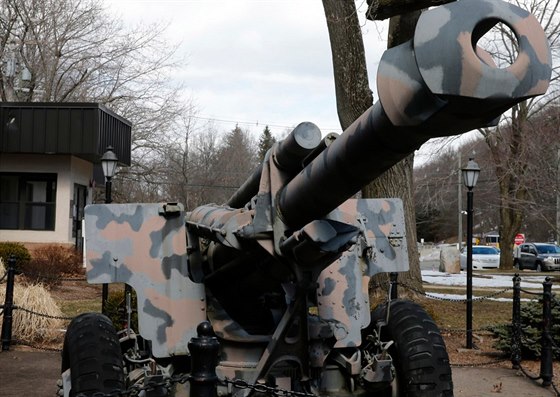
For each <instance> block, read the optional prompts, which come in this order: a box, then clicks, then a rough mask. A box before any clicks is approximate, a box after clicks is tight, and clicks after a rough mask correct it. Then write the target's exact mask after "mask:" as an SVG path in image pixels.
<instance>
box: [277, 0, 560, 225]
mask: <svg viewBox="0 0 560 397" xmlns="http://www.w3.org/2000/svg"><path fill="white" fill-rule="evenodd" d="M499 22H503V23H505V24H506V25H507V26H509V27H510V28H511V29H512V30H513V31H514V32H515V35H516V37H517V40H518V47H519V52H518V56H517V58H516V60H515V62H514V63H512V64H511V65H510V66H509V67H507V68H498V67H496V65H495V64H494V63H493V61H492V57H491V56H490V55H489V54H488V53H486V52H485V51H484V50H482V49H481V48H479V47H478V46H477V45H476V43H477V42H478V40H479V39H480V38H481V37H482V36H483V35H484V34H485V33H486V32H487V31H488V30H490V29H491V28H492V27H493V26H494V25H496V24H497V23H499ZM551 65H552V61H551V54H550V48H549V46H548V41H547V39H546V35H545V33H544V31H543V30H542V28H541V26H540V25H539V23H538V22H537V20H536V19H535V18H534V17H533V16H532V15H531V14H529V13H528V12H527V11H525V10H523V9H521V8H519V7H516V6H514V5H511V4H508V3H505V2H502V1H495V0H477V1H476V5H475V4H473V1H458V2H455V3H451V4H447V5H445V6H440V7H438V8H435V9H433V10H430V11H427V12H425V13H423V14H422V15H421V17H420V19H419V21H418V23H417V26H416V30H415V34H414V38H413V40H411V41H409V42H406V43H404V44H402V45H400V46H398V47H394V48H392V49H390V50H387V51H385V53H384V55H383V57H382V59H381V62H380V65H379V70H378V74H377V87H378V94H379V101H378V102H377V103H376V104H375V105H373V106H372V107H371V108H370V109H368V110H367V111H366V112H365V113H364V114H363V115H362V116H361V117H359V118H358V119H357V120H356V121H355V122H354V123H353V124H352V125H351V126H350V127H348V128H347V129H346V130H345V131H344V133H342V134H341V136H340V137H339V138H338V139H336V141H334V142H333V144H332V145H330V146H329V147H328V148H326V149H325V151H324V152H322V153H321V154H320V155H319V156H318V157H317V158H315V159H314V160H313V161H312V162H311V163H310V164H308V165H307V166H306V167H305V168H304V169H303V170H302V171H301V172H300V173H299V174H298V175H296V176H295V177H294V178H293V179H292V180H291V181H290V182H289V183H288V184H287V185H286V186H285V187H284V188H283V189H282V191H281V192H280V195H279V199H278V203H277V212H278V214H279V216H280V218H281V219H282V221H283V222H284V223H285V224H286V225H288V226H289V227H292V228H295V227H300V226H302V225H305V224H307V223H308V222H310V221H312V220H313V219H320V218H322V217H324V216H325V215H326V214H328V213H329V212H331V211H332V210H334V209H335V208H336V207H338V206H339V205H340V204H342V203H343V202H344V201H346V200H347V199H348V198H350V197H352V195H354V194H355V193H356V192H357V191H359V190H360V189H361V188H362V187H363V186H364V185H366V184H367V183H369V182H371V181H372V180H374V179H375V178H377V177H378V176H379V175H381V174H382V173H383V172H384V171H386V170H387V169H389V168H390V167H392V166H393V165H395V164H396V163H398V162H399V161H400V160H401V159H403V158H404V157H406V156H408V155H409V154H411V153H413V152H414V151H415V150H416V149H418V148H419V147H420V146H421V145H422V144H423V143H425V142H426V141H427V140H428V139H430V138H433V137H442V136H451V135H456V134H459V133H463V132H466V131H470V130H473V129H476V128H481V127H485V126H488V125H491V124H495V123H496V122H497V119H498V118H499V116H500V115H501V114H502V113H503V112H504V111H506V110H507V109H509V108H511V107H512V106H513V105H515V104H516V103H518V102H521V101H523V100H525V99H527V98H530V97H533V96H536V95H540V94H544V93H545V92H546V90H547V88H548V84H549V81H550V75H551Z"/></svg>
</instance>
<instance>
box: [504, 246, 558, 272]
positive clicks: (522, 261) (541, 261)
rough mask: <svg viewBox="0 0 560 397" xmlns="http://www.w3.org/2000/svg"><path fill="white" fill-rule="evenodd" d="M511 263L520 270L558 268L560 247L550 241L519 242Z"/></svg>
mask: <svg viewBox="0 0 560 397" xmlns="http://www.w3.org/2000/svg"><path fill="white" fill-rule="evenodd" d="M513 263H514V265H515V267H517V268H518V269H520V270H522V269H533V270H536V271H541V270H542V271H550V270H560V247H559V246H557V245H556V244H552V243H525V244H521V245H520V246H519V247H517V248H516V249H515V251H514V260H513Z"/></svg>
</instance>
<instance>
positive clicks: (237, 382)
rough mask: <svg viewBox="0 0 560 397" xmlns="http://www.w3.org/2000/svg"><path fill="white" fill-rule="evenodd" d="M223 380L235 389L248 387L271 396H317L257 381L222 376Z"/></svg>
mask: <svg viewBox="0 0 560 397" xmlns="http://www.w3.org/2000/svg"><path fill="white" fill-rule="evenodd" d="M223 382H224V383H225V384H229V385H232V386H233V387H235V388H237V389H249V390H253V391H256V392H257V393H269V394H272V395H273V396H278V397H284V396H296V397H317V396H316V395H315V394H311V393H306V392H301V391H292V390H286V389H281V388H279V387H274V386H268V385H265V384H261V383H257V384H254V385H253V384H250V383H248V382H246V381H244V380H242V379H233V380H232V379H228V378H224V380H223Z"/></svg>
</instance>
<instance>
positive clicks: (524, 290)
mask: <svg viewBox="0 0 560 397" xmlns="http://www.w3.org/2000/svg"><path fill="white" fill-rule="evenodd" d="M519 291H521V292H523V293H525V294H527V295H541V296H542V295H543V293H542V292H534V291H529V290H526V289H523V288H519Z"/></svg>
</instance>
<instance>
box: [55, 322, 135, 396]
mask: <svg viewBox="0 0 560 397" xmlns="http://www.w3.org/2000/svg"><path fill="white" fill-rule="evenodd" d="M68 370H69V372H70V373H69V378H70V383H71V385H72V389H71V390H70V396H75V395H77V394H79V393H83V394H84V395H86V396H90V395H93V394H94V393H96V392H101V393H111V392H115V391H122V390H124V389H125V381H124V372H123V357H122V352H121V348H120V344H119V339H118V337H117V332H116V331H115V327H114V326H113V324H112V322H111V320H109V318H108V317H107V316H105V315H103V314H100V313H84V314H81V315H79V316H77V317H76V318H74V319H73V320H72V322H71V323H70V325H69V326H68V330H67V332H66V337H65V338H64V347H63V350H62V373H63V383H64V377H65V375H66V377H68V372H67V371H68Z"/></svg>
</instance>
